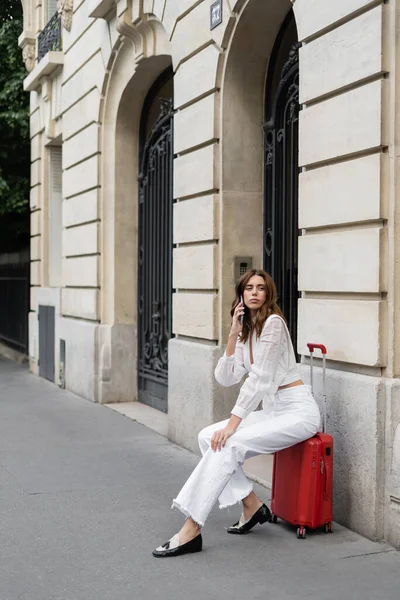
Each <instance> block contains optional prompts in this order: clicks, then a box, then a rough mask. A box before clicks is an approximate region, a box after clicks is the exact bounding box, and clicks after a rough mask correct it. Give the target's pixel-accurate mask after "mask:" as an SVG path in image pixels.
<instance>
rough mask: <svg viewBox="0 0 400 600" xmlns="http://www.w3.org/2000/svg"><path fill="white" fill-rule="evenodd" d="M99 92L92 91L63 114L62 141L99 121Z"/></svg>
mask: <svg viewBox="0 0 400 600" xmlns="http://www.w3.org/2000/svg"><path fill="white" fill-rule="evenodd" d="M100 99H101V96H100V92H99V90H98V89H97V88H95V89H93V90H92V91H91V92H89V93H88V94H87V95H86V96H84V97H83V98H82V99H81V100H79V102H77V103H76V104H74V105H73V106H71V107H70V108H69V109H68V110H66V111H65V112H64V114H63V139H64V140H67V139H68V138H70V137H71V136H72V135H74V134H75V133H76V132H77V131H80V130H81V129H83V128H84V127H87V126H88V125H90V124H91V123H94V122H97V121H98V120H99V111H100Z"/></svg>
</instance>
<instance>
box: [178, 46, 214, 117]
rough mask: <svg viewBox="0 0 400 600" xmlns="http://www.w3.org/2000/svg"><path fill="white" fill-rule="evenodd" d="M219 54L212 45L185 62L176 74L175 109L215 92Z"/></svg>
mask: <svg viewBox="0 0 400 600" xmlns="http://www.w3.org/2000/svg"><path fill="white" fill-rule="evenodd" d="M219 56H220V53H219V51H218V49H217V48H216V47H215V46H214V45H212V46H207V48H205V49H204V50H202V51H201V52H199V53H198V54H195V55H194V56H193V57H192V58H191V59H190V60H187V61H185V62H184V63H182V64H181V65H180V67H179V69H178V70H177V72H176V75H175V79H174V83H175V99H174V103H175V108H180V107H181V106H183V105H184V104H187V103H189V102H192V101H193V100H195V99H196V98H199V97H200V96H203V95H205V94H207V93H209V92H212V91H213V90H215V87H216V76H217V66H218V60H219Z"/></svg>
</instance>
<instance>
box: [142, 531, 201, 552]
mask: <svg viewBox="0 0 400 600" xmlns="http://www.w3.org/2000/svg"><path fill="white" fill-rule="evenodd" d="M170 546H171V540H169V542H167V543H166V544H164V545H163V546H160V548H156V549H155V550H153V552H152V554H153V556H155V557H156V558H161V557H164V556H181V555H182V554H189V553H191V552H201V551H202V549H203V538H202V537H201V533H199V535H197V536H196V537H195V538H193V539H192V540H190V542H187V543H186V544H182V545H181V546H176V547H175V548H170Z"/></svg>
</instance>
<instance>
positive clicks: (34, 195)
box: [29, 185, 42, 210]
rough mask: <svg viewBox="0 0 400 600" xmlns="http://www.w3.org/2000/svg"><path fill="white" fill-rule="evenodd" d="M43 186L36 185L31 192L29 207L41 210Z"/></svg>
mask: <svg viewBox="0 0 400 600" xmlns="http://www.w3.org/2000/svg"><path fill="white" fill-rule="evenodd" d="M40 190H41V186H40V185H36V186H35V187H33V188H31V190H30V192H29V205H30V207H31V209H32V210H33V209H35V208H40V206H41V199H42V196H41V193H40Z"/></svg>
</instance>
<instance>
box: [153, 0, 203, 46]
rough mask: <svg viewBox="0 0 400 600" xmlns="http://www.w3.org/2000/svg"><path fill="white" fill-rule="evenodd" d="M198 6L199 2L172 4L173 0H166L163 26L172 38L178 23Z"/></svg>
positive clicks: (193, 0) (185, 0)
mask: <svg viewBox="0 0 400 600" xmlns="http://www.w3.org/2000/svg"><path fill="white" fill-rule="evenodd" d="M196 4H197V0H179V2H174V0H172V2H171V0H166V2H165V8H164V15H163V25H164V27H165V29H166V31H167V33H168V36H169V37H170V38H172V36H173V33H174V29H175V27H176V25H177V21H178V20H179V19H181V18H182V16H183V15H184V14H186V13H187V12H188V11H190V9H191V8H192V7H194V6H195V5H196ZM203 4H204V2H203Z"/></svg>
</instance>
